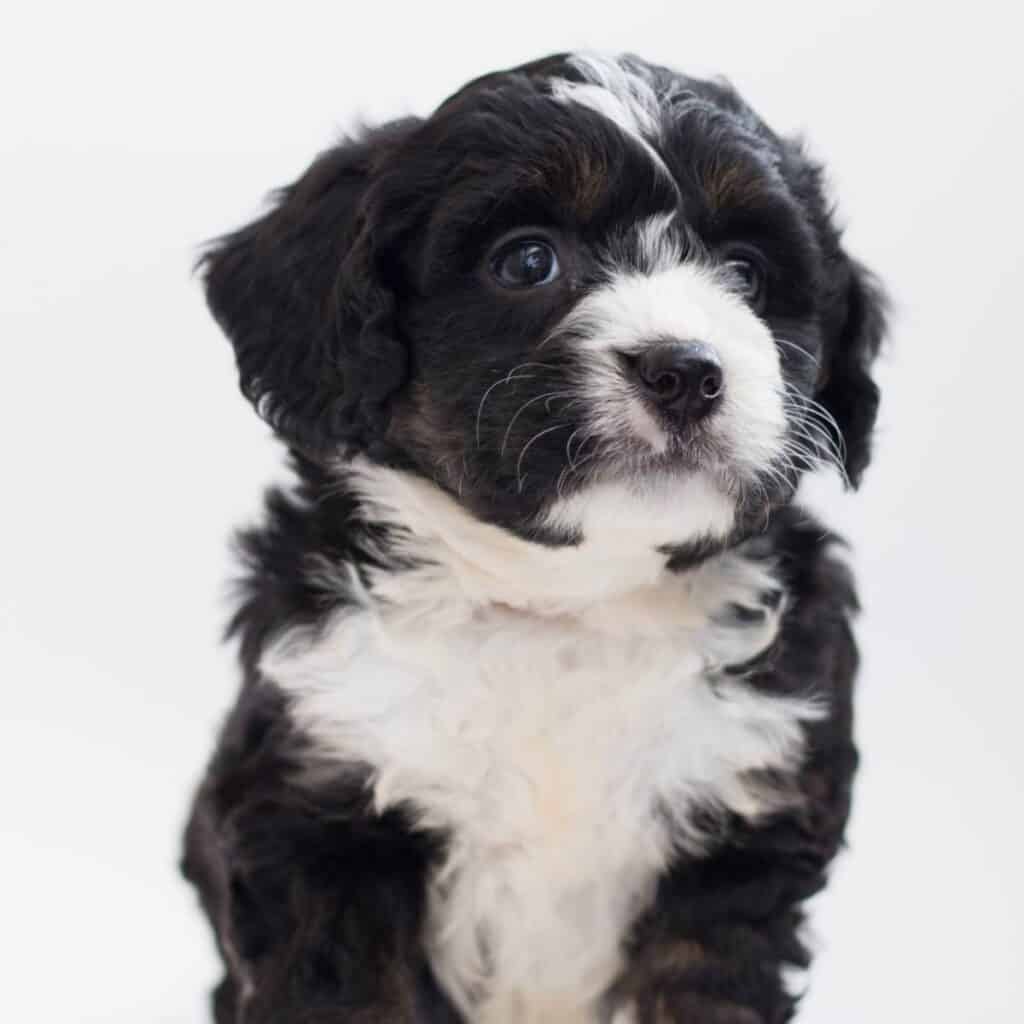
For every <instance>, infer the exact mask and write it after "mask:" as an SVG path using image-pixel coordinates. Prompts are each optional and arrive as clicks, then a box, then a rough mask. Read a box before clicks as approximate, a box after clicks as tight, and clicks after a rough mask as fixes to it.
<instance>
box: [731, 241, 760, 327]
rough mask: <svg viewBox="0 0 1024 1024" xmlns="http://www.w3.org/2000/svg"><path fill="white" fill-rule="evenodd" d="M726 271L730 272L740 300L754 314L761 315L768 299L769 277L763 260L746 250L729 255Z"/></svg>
mask: <svg viewBox="0 0 1024 1024" xmlns="http://www.w3.org/2000/svg"><path fill="white" fill-rule="evenodd" d="M725 269H726V270H727V271H728V272H729V275H730V277H731V278H732V280H733V282H734V284H735V287H736V292H737V294H738V295H739V296H740V298H741V299H743V301H744V302H746V303H747V305H748V306H750V308H751V309H753V310H754V312H756V313H760V312H761V311H762V310H763V309H764V307H765V304H766V300H767V298H768V295H767V291H768V289H767V284H768V282H767V275H766V273H765V268H764V263H763V262H762V261H761V259H760V258H759V257H758V256H756V255H755V254H754V253H752V252H747V251H746V250H739V251H735V252H731V253H727V254H726V259H725Z"/></svg>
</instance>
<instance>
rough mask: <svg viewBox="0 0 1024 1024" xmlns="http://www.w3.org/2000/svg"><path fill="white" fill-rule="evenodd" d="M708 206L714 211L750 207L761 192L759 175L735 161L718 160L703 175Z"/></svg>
mask: <svg viewBox="0 0 1024 1024" xmlns="http://www.w3.org/2000/svg"><path fill="white" fill-rule="evenodd" d="M702 181H703V184H704V191H705V193H706V195H707V199H708V205H709V206H710V207H711V209H712V210H716V211H717V210H722V209H724V208H725V207H727V206H749V205H750V204H752V203H753V202H755V201H756V200H757V198H758V195H759V194H760V191H761V180H760V177H759V175H757V174H753V173H751V170H750V168H749V167H746V166H744V165H743V164H741V163H737V162H735V161H726V160H724V159H716V160H715V161H714V162H713V163H712V164H711V165H710V166H709V167H707V168H706V169H705V172H704V174H703V175H702Z"/></svg>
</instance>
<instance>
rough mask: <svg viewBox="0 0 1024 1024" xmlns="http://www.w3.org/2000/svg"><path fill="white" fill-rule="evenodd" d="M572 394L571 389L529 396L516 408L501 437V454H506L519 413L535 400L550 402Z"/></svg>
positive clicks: (547, 406)
mask: <svg viewBox="0 0 1024 1024" xmlns="http://www.w3.org/2000/svg"><path fill="white" fill-rule="evenodd" d="M571 396H572V392H571V391H549V392H548V393H547V394H546V395H535V396H534V397H533V398H528V399H527V400H526V401H525V402H523V404H522V405H521V406H519V408H518V409H517V410H516V412H515V415H514V416H513V417H512V419H510V420H509V421H508V426H507V427H506V428H505V436H504V437H503V438H502V439H501V454H502V455H504V454H505V449H506V448H507V447H508V439H509V435H510V434H511V433H512V428H513V427H514V426H515V424H516V420H517V419H519V414H520V413H521V412H523V411H524V410H525V409H527V408H529V407H530V406H531V405H533V404H534V402H542V401H544V400H545V399H547V401H548V402H550V401H551V399H553V398H570V397H571ZM545 407H546V408H547V410H548V412H550V411H551V408H550V406H549V405H546V406H545Z"/></svg>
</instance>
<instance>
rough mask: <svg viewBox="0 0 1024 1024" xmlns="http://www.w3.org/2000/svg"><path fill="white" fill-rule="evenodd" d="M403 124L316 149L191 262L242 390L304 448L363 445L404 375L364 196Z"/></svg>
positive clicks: (379, 426) (381, 426) (382, 420)
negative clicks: (266, 207)
mask: <svg viewBox="0 0 1024 1024" xmlns="http://www.w3.org/2000/svg"><path fill="white" fill-rule="evenodd" d="M410 127H411V122H409V121H402V122H394V123H392V124H390V125H387V126H385V127H383V128H381V129H377V130H376V131H374V132H372V133H370V134H368V135H367V136H365V137H364V138H362V139H360V140H356V141H348V142H345V143H343V144H342V145H340V146H338V147H336V148H334V149H331V150H329V151H327V152H326V153H323V154H322V155H321V156H320V157H319V158H318V159H317V160H316V161H315V162H314V163H313V165H312V166H311V167H310V168H309V170H307V171H306V173H305V174H304V175H303V176H302V177H301V178H300V179H299V180H298V181H297V182H295V184H293V185H290V186H289V187H287V188H285V189H282V190H281V191H280V192H278V193H276V194H275V196H274V198H273V207H272V209H271V210H270V211H269V212H268V213H267V214H265V215H264V216H263V217H261V218H260V219H259V220H257V221H255V222H254V223H252V224H249V225H247V226H246V227H244V228H242V229H240V230H239V231H236V232H234V233H233V234H230V235H227V236H226V237H224V238H221V239H220V240H218V241H217V242H215V243H214V244H213V245H212V246H211V248H210V249H209V250H208V251H207V252H206V253H205V254H204V255H203V257H202V259H201V260H200V266H201V269H202V272H203V277H204V281H205V285H206V299H207V302H208V304H209V307H210V310H211V311H212V313H213V315H214V317H216V319H217V322H218V323H219V324H220V326H221V328H222V329H223V331H224V333H225V334H226V335H227V336H228V338H229V339H230V340H231V342H232V344H233V345H234V348H235V357H236V361H237V363H238V371H239V378H240V380H239V383H240V386H241V389H242V392H243V394H245V396H246V397H247V398H248V399H249V400H250V401H251V402H252V403H253V405H254V406H255V407H256V409H257V411H258V412H259V414H260V416H262V417H263V418H264V419H265V420H266V421H267V422H268V423H270V424H271V426H273V428H274V429H275V430H276V431H277V432H278V434H279V435H280V436H281V437H282V438H283V439H284V440H285V441H286V442H287V443H288V444H290V445H293V446H295V447H297V448H299V449H301V450H303V451H305V452H307V453H310V454H312V455H320V454H324V453H326V452H330V451H335V450H337V449H338V448H353V447H355V448H363V447H368V446H371V445H372V443H373V441H374V439H377V438H380V437H382V436H383V432H384V430H385V429H386V426H387V406H388V399H389V397H390V396H391V395H392V394H393V393H394V392H395V391H396V390H397V389H398V388H399V387H400V386H401V385H402V383H403V381H404V379H405V374H406V363H407V357H406V349H405V346H404V345H403V344H402V342H401V341H400V340H399V338H398V337H397V335H396V331H395V327H394V318H393V311H394V301H395V300H394V295H393V293H392V291H391V288H390V285H389V282H388V281H386V280H385V279H384V278H385V276H386V274H385V273H384V272H383V271H382V267H381V265H380V263H381V261H380V259H379V258H378V247H379V243H380V242H381V237H378V233H377V232H375V231H374V230H373V224H372V223H371V221H372V218H371V216H370V215H369V213H368V212H367V209H366V202H365V200H366V196H367V193H368V191H369V190H370V188H371V186H372V182H373V179H374V177H375V174H376V170H377V168H378V166H379V165H380V163H381V161H382V160H383V159H384V157H385V155H386V152H387V150H388V148H389V147H390V146H392V145H393V144H394V143H395V142H396V141H397V140H398V138H400V137H402V136H404V134H405V133H406V131H407V130H408V129H409V128H410ZM379 234H381V235H382V234H383V233H379Z"/></svg>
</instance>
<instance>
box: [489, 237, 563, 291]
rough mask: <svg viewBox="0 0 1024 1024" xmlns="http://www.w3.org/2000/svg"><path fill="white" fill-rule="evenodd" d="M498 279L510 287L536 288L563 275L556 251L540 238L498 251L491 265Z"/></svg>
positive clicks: (527, 240)
mask: <svg viewBox="0 0 1024 1024" xmlns="http://www.w3.org/2000/svg"><path fill="white" fill-rule="evenodd" d="M491 269H492V271H493V273H494V276H495V277H496V278H497V279H498V281H499V282H501V284H503V285H504V286H505V287H506V288H533V287H536V286H537V285H540V284H547V283H548V282H549V281H553V280H554V279H555V278H556V277H558V274H559V266H558V257H557V256H556V255H555V250H554V249H552V248H551V246H550V245H548V243H547V242H542V241H540V240H539V239H535V238H530V239H519V240H517V241H515V242H510V243H509V244H508V245H505V246H503V247H502V248H501V249H499V250H498V253H497V255H496V256H495V257H494V260H493V261H492V263H491Z"/></svg>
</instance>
